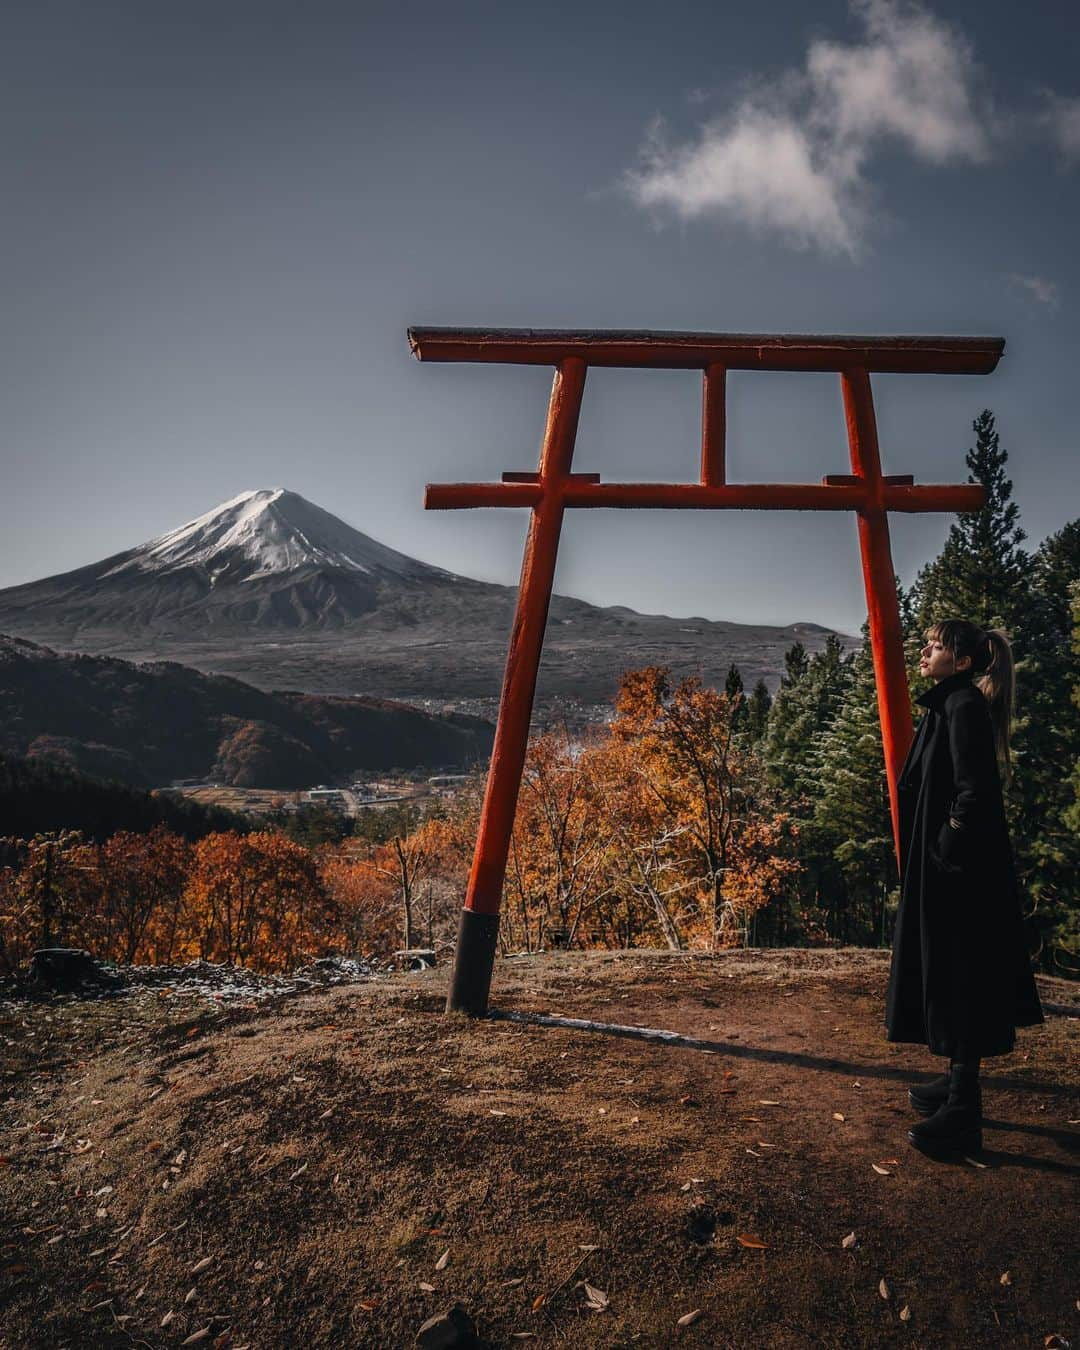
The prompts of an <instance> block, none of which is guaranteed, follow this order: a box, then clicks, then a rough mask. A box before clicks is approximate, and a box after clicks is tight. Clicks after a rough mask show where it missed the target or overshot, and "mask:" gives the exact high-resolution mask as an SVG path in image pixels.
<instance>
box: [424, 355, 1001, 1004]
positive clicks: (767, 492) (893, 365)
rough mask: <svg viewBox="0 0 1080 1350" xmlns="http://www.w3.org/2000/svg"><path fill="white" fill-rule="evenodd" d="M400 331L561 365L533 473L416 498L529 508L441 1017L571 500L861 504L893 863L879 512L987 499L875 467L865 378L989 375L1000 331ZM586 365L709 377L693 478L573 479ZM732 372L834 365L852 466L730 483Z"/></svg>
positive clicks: (525, 729) (465, 961) (528, 685)
mask: <svg viewBox="0 0 1080 1350" xmlns="http://www.w3.org/2000/svg"><path fill="white" fill-rule="evenodd" d="M408 336H409V342H410V344H411V346H412V350H413V352H414V354H415V355H416V356H417V358H418V359H419V360H421V361H488V362H499V363H512V364H516V365H550V366H554V368H555V380H554V384H553V385H552V390H551V402H550V405H549V408H548V418H547V428H546V430H545V432H544V439H543V442H542V443H541V447H540V459H539V464H538V465H537V470H536V472H535V473H519V472H511V473H504V474H503V476H502V482H500V483H449V484H429V485H428V488H427V494H426V496H425V500H424V504H425V506H427V507H428V508H431V509H436V510H448V509H457V508H462V507H474V506H527V507H529V508H530V509H531V512H532V514H531V518H530V522H529V532H528V536H527V538H526V541H525V554H524V558H523V560H522V564H521V582H520V585H519V587H518V599H517V611H516V614H515V617H514V626H513V630H512V631H511V634H510V646H509V650H508V652H507V657H506V670H505V674H504V676H503V685H502V695H501V698H500V702H499V717H498V722H497V725H496V728H495V744H494V748H493V750H492V755H491V764H490V767H489V769H488V778H487V788H486V790H485V793H484V805H483V810H482V812H481V816H480V830H479V834H478V836H477V840H476V851H475V854H474V856H473V865H472V872H471V874H470V876H469V885H468V890H467V892H466V896H465V906H464V908H463V910H462V912H461V923H460V927H459V930H458V943H457V951H456V955H455V961H454V974H453V979H452V981H451V986H450V994H449V997H448V999H447V1005H446V1006H447V1011H448V1012H449V1011H464V1012H468V1013H472V1014H475V1015H482V1014H484V1013H486V1012H487V1006H488V995H489V993H490V989H491V972H492V968H493V966H494V962H495V944H496V938H497V936H498V929H499V905H500V902H501V900H502V889H503V880H504V877H505V874H506V862H507V857H508V855H509V851H510V836H511V832H512V830H513V825H514V814H515V811H516V809H517V799H518V791H519V789H520V786H521V775H522V771H523V769H524V765H525V751H526V747H527V745H528V739H529V721H530V718H531V715H532V705H533V695H534V693H535V690H536V677H537V672H538V671H539V668H540V656H541V651H542V647H543V641H544V628H545V626H546V624H547V614H548V606H549V604H550V601H551V591H552V584H553V582H554V577H555V562H556V557H557V554H558V547H559V535H560V532H561V529H562V519H563V513H564V511H565V509H566V507H568V506H572V507H578V506H582V507H598V506H604V507H622V508H642V507H666V508H682V509H686V508H694V509H696V508H712V509H717V508H719V509H744V510H745V509H751V510H773V511H776V510H788V511H808V510H809V511H854V512H855V513H856V517H857V519H858V522H859V551H860V555H861V558H862V570H863V582H864V585H865V589H866V608H867V614H868V617H869V628H870V645H871V649H872V651H873V657H874V676H875V682H876V685H877V699H878V713H879V715H880V718H881V733H882V741H883V746H884V753H885V771H886V776H887V779H888V784H889V802H890V806H891V809H892V821H893V841H894V844H895V847H896V854H897V863H898V867H899V866H900V865H901V859H900V817H899V806H898V801H897V788H896V784H897V778H898V776H899V773H900V770H901V768H902V767H903V762H904V759H905V757H906V755H907V751H908V747H909V746H910V744H911V736H912V725H911V702H910V695H909V692H908V685H907V675H906V669H905V663H904V648H903V640H902V636H901V631H900V613H899V607H898V605H897V599H896V576H895V573H894V571H893V565H892V553H891V549H890V546H889V519H888V513H889V512H890V511H905V512H922V511H976V510H978V509H979V508H980V507H981V506H983V505H984V504H985V501H986V490H985V489H984V488H983V487H981V486H979V485H978V484H973V483H963V484H960V483H951V484H931V485H925V486H918V487H916V486H915V482H914V479H913V477H912V476H911V475H909V474H903V475H888V476H886V475H884V474H883V473H882V470H881V456H880V453H879V449H878V440H877V423H876V421H875V418H874V403H873V397H872V394H871V390H870V375H871V373H872V372H873V373H886V372H887V373H903V374H949V375H986V374H989V373H990V372H991V371H992V370H993V369H994V368H995V367H996V365H997V363H998V361H999V360H1000V358H1001V354H1002V352H1003V350H1004V347H1005V342H1004V339H1002V338H948V337H823V336H802V335H791V334H787V335H785V334H777V333H768V334H748V333H654V332H640V331H633V332H608V331H597V332H589V331H584V332H582V331H568V332H564V331H544V330H536V329H503V330H494V331H493V330H488V329H473V328H453V329H451V328H410V329H409V333H408ZM589 366H623V367H637V368H649V369H657V368H661V369H668V370H694V369H697V370H701V371H702V372H703V400H702V437H701V478H700V482H698V483H601V482H600V476H599V474H575V473H572V472H571V464H572V461H573V454H574V441H575V437H576V433H577V424H578V414H579V412H580V410H581V399H582V395H583V393H584V390H585V376H586V373H587V370H588V367H589ZM728 370H791V371H833V372H836V373H838V374H839V375H840V383H841V389H842V393H843V401H844V414H845V419H846V422H847V436H848V450H849V455H850V460H851V473H850V474H827V475H826V476H825V478H824V479H823V480H822V481H821V483H820V484H817V483H728V482H727V479H726V469H725V421H726V417H725V398H724V385H725V376H726V373H727V371H728Z"/></svg>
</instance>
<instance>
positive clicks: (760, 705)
mask: <svg viewBox="0 0 1080 1350" xmlns="http://www.w3.org/2000/svg"><path fill="white" fill-rule="evenodd" d="M771 707H772V695H771V694H770V693H769V686H768V685H767V684H766V683H765V681H764V680H762V679H759V680H758V682H757V684H755V685H754V688H753V690H752V692H751V694H750V699H749V701H748V703H747V705H746V732H747V735H748V737H749V738H750V740H752V741H755V742H757V741H760V740H761V738H762V737H763V736H764V735H765V731H766V728H767V727H768V724H769V709H770V708H771Z"/></svg>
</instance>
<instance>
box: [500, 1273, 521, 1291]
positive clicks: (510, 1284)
mask: <svg viewBox="0 0 1080 1350" xmlns="http://www.w3.org/2000/svg"><path fill="white" fill-rule="evenodd" d="M524 1283H525V1276H524V1275H519V1276H518V1277H517V1278H516V1279H514V1280H503V1282H502V1288H503V1289H516V1288H517V1286H518V1285H519V1284H524Z"/></svg>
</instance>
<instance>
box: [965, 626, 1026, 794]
mask: <svg viewBox="0 0 1080 1350" xmlns="http://www.w3.org/2000/svg"><path fill="white" fill-rule="evenodd" d="M981 645H983V646H985V647H986V648H987V651H988V655H987V666H986V670H985V673H983V674H978V669H979V668H978V666H977V665H976V662H975V661H972V669H973V670H975V671H976V675H977V677H976V679H975V684H976V685H978V687H979V688H980V689H981V690H982V692H983V694H984V695H985V696H986V701H987V703H989V705H990V721H991V722H992V723H993V727H994V749H995V750H996V751H997V757H998V766H999V768H1000V769H1001V777H1002V780H1003V781H1004V783H1005V785H1006V787H1007V786H1008V785H1009V784H1010V783H1011V782H1012V757H1011V754H1010V745H1009V738H1010V733H1011V730H1012V719H1013V711H1014V707H1015V698H1016V674H1015V671H1016V666H1015V664H1014V662H1013V654H1012V647H1011V646H1010V644H1009V639H1008V637H1007V636H1006V635H1005V630H1004V629H1003V628H991V629H989V630H988V631H987V633H986V640H985V643H983V644H981Z"/></svg>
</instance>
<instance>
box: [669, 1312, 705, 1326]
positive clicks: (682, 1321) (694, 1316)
mask: <svg viewBox="0 0 1080 1350" xmlns="http://www.w3.org/2000/svg"><path fill="white" fill-rule="evenodd" d="M700 1316H701V1309H700V1308H695V1309H694V1311H693V1312H688V1313H683V1315H682V1316H681V1317H680V1318H679V1320H678V1321H677V1322H676V1323H675V1325H676V1326H677V1327H688V1326H689V1325H690V1323H691V1322H696V1321H697V1320H698V1318H699V1317H700Z"/></svg>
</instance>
